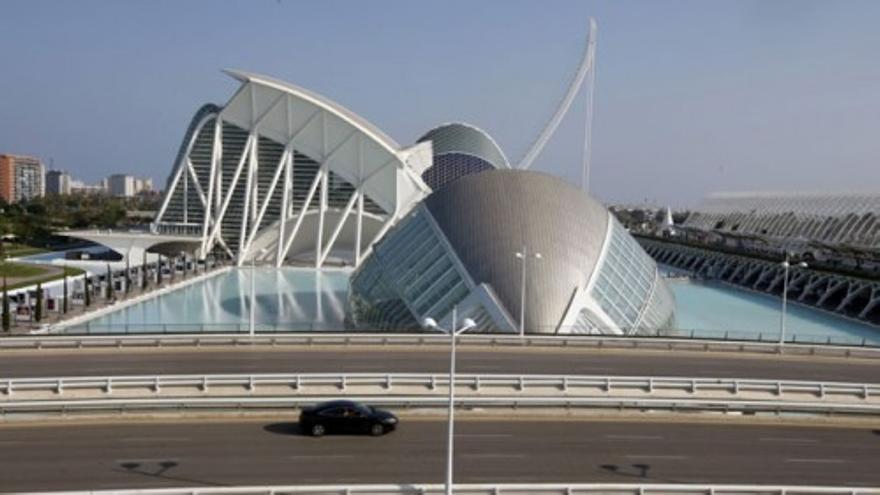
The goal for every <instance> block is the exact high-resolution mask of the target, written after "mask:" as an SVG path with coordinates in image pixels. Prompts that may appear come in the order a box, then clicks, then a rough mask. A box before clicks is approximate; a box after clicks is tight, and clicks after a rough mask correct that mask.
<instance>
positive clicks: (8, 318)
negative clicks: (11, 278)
mask: <svg viewBox="0 0 880 495" xmlns="http://www.w3.org/2000/svg"><path fill="white" fill-rule="evenodd" d="M11 326H12V315H10V314H9V291H7V290H6V276H5V275H4V276H3V331H4V332H8V331H9V329H10V327H11Z"/></svg>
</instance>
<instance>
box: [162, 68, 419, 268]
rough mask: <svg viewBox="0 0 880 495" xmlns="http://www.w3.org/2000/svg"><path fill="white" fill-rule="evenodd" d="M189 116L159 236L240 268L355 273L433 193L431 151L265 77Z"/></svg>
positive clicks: (244, 77) (247, 79)
mask: <svg viewBox="0 0 880 495" xmlns="http://www.w3.org/2000/svg"><path fill="white" fill-rule="evenodd" d="M225 72H226V73H227V74H229V75H231V76H232V77H234V78H236V79H238V80H239V81H241V86H240V87H239V89H238V91H236V93H235V94H234V95H233V96H232V98H231V99H230V100H229V102H228V103H227V104H226V105H225V106H224V107H223V108H222V109H220V108H216V107H215V111H210V109H209V111H207V112H205V113H204V114H203V115H202V114H200V118H199V116H197V118H196V119H195V120H194V123H193V126H192V127H191V129H190V132H188V134H187V142H186V144H185V148H184V150H183V152H181V154H180V156H179V157H178V163H177V164H176V166H175V169H174V172H173V173H172V176H171V177H170V179H169V186H168V189H167V192H166V195H165V198H164V200H163V203H162V206H161V209H160V211H159V213H158V214H157V216H156V220H155V222H154V224H153V229H154V232H156V233H165V234H172V233H173V234H182V235H192V236H193V237H196V236H198V238H200V243H199V249H198V253H199V255H200V256H202V257H203V256H205V255H206V254H207V253H208V252H210V251H211V250H213V249H215V248H218V249H222V250H225V251H226V252H227V253H228V254H229V255H230V256H232V257H234V258H235V259H236V260H237V262H238V264H242V263H244V262H245V261H248V260H251V259H257V260H260V261H273V262H274V263H275V265H276V266H280V265H281V264H282V263H285V262H291V261H296V262H300V263H309V264H312V263H313V264H314V266H315V267H321V266H322V265H324V264H325V263H326V262H327V261H328V260H330V259H334V260H337V261H341V262H345V263H350V264H354V265H358V264H359V263H360V261H361V260H362V259H363V258H364V257H365V256H366V254H367V253H368V252H369V250H370V249H371V246H372V245H373V243H374V242H375V241H376V240H378V239H379V238H381V237H382V235H383V234H384V232H385V231H386V230H387V229H388V228H390V227H391V226H392V225H393V224H394V223H395V221H396V220H397V219H398V218H399V217H400V216H401V215H404V214H405V213H407V212H409V211H410V209H411V208H412V207H413V206H414V205H415V204H416V203H417V202H418V201H419V200H421V199H422V198H423V197H424V196H425V195H427V194H428V193H429V192H430V189H429V188H428V187H427V186H426V185H425V183H424V182H423V181H422V179H421V177H420V175H421V173H422V171H424V170H425V169H426V168H427V167H429V166H430V165H431V145H430V143H422V144H419V145H416V146H413V147H411V148H408V149H401V148H400V146H399V145H398V144H397V143H396V142H395V141H394V140H393V139H391V138H390V137H388V136H387V135H386V134H384V133H383V132H382V131H381V130H379V129H378V128H377V127H375V126H374V125H372V124H370V123H369V122H367V121H366V120H364V119H363V118H361V117H359V116H358V115H356V114H354V113H353V112H351V111H349V110H348V109H346V108H343V107H342V106H340V105H338V104H336V103H334V102H332V101H330V100H328V99H326V98H324V97H322V96H320V95H317V94H315V93H312V92H310V91H308V90H305V89H303V88H300V87H298V86H295V85H293V84H289V83H286V82H283V81H278V80H275V79H272V78H269V77H265V76H261V75H257V74H251V73H247V72H241V71H233V70H227V71H225Z"/></svg>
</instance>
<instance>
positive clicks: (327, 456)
mask: <svg viewBox="0 0 880 495" xmlns="http://www.w3.org/2000/svg"><path fill="white" fill-rule="evenodd" d="M354 457H355V456H353V455H349V454H303V455H291V456H288V458H289V459H351V458H354Z"/></svg>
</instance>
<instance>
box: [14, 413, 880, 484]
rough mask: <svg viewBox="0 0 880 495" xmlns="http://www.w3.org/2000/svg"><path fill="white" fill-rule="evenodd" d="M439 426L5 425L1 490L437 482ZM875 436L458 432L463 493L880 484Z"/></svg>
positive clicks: (618, 428)
mask: <svg viewBox="0 0 880 495" xmlns="http://www.w3.org/2000/svg"><path fill="white" fill-rule="evenodd" d="M445 428H446V425H445V422H444V421H443V420H433V419H407V418H404V420H403V422H402V426H401V428H400V429H399V430H398V431H396V432H394V433H391V434H389V435H386V436H385V437H381V438H373V437H368V436H363V437H361V436H327V437H324V438H311V437H305V436H302V435H300V434H299V432H298V428H297V426H296V424H295V423H292V422H291V423H277V422H276V423H271V422H266V421H254V420H240V421H234V422H208V423H183V424H169V423H131V424H107V425H94V424H86V425H78V426H77V427H75V428H73V427H71V426H70V425H67V426H61V425H56V426H27V427H23V426H16V425H12V424H6V425H3V426H2V427H0V486H2V488H0V490H2V491H6V492H19V491H35V490H60V489H71V490H84V489H108V488H123V487H126V488H138V487H140V488H147V487H172V486H178V487H180V486H226V485H248V484H250V485H263V484H320V483H390V482H398V483H417V482H420V483H439V482H441V481H442V479H443V470H444V466H445V462H444V459H445V441H444V440H445V431H446V430H445ZM878 458H880V434H878V432H877V431H871V430H869V429H842V428H822V427H801V426H798V427H793V426H751V425H731V424H727V425H723V424H690V425H688V424H674V423H667V424H664V423H656V424H652V423H641V422H632V423H615V422H600V421H587V420H563V421H538V420H530V421H504V420H497V421H483V420H460V421H458V423H457V424H456V478H455V479H456V481H457V482H462V483H490V482H508V483H517V482H523V483H525V482H621V483H632V482H646V483H691V482H693V483H697V482H702V483H774V484H775V483H780V484H799V485H806V484H825V485H831V484H833V485H855V486H865V485H873V486H878V485H880V470H878V469H877V459H878Z"/></svg>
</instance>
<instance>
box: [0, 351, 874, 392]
mask: <svg viewBox="0 0 880 495" xmlns="http://www.w3.org/2000/svg"><path fill="white" fill-rule="evenodd" d="M457 367H458V371H459V372H461V373H486V374H503V373H513V374H573V375H574V374H577V375H615V376H682V377H691V376H694V377H722V378H764V379H788V380H824V381H850V382H861V383H876V382H877V381H878V377H880V373H878V372H880V364H877V363H872V362H868V361H858V360H845V359H836V360H820V359H815V360H811V359H809V358H804V357H799V358H780V357H778V356H772V355H771V356H748V355H742V356H740V355H723V356H719V355H701V354H677V353H672V352H670V353H663V352H611V351H589V350H578V351H565V350H537V349H523V350H505V349H488V350H478V349H466V348H463V349H459V351H458V364H457ZM448 369H449V356H448V351H446V350H440V349H434V350H414V349H412V348H397V349H387V348H386V349H383V348H377V347H361V348H343V347H339V348H314V349H303V348H288V349H284V348H279V349H276V350H267V349H265V348H263V349H259V348H256V349H252V348H235V349H229V348H227V349H225V350H219V349H203V350H180V349H177V350H163V349H149V350H138V351H126V350H118V351H117V350H104V351H89V350H82V351H64V352H59V351H43V352H31V351H29V352H16V353H9V354H4V355H2V356H0V379H2V378H24V377H46V376H94V375H99V376H106V375H144V374H147V375H154V374H215V373H300V372H302V373H309V372H311V373H318V372H374V373H375V372H414V373H417V372H424V373H428V372H436V373H442V372H445V371H447V370H448Z"/></svg>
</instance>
